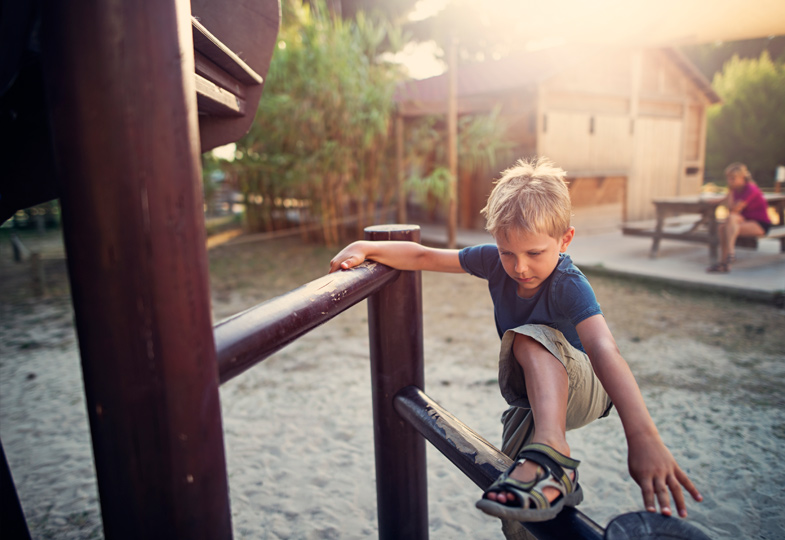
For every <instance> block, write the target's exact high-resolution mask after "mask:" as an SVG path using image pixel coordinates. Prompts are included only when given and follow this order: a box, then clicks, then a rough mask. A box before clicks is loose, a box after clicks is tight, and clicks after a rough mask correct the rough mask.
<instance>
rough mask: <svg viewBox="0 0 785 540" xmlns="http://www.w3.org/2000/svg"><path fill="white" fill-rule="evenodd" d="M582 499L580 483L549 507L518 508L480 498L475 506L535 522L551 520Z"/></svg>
mask: <svg viewBox="0 0 785 540" xmlns="http://www.w3.org/2000/svg"><path fill="white" fill-rule="evenodd" d="M581 501H583V490H582V489H581V486H580V484H578V485H577V486H575V491H573V492H572V493H570V494H569V495H565V496H564V497H562V498H561V499H559V501H558V502H557V503H556V504H554V505H553V506H551V507H549V508H543V509H538V508H516V507H514V506H507V505H505V504H501V503H498V502H496V501H492V500H490V499H480V500H479V501H477V504H475V506H476V507H477V508H479V509H480V510H482V511H483V512H485V513H486V514H488V515H490V516H494V517H497V518H502V519H511V520H514V521H522V522H525V523H534V522H538V521H549V520H551V519H553V518H555V517H556V516H557V515H558V514H559V512H561V511H562V510H564V507H565V506H571V507H575V506H578V505H579V504H580V503H581Z"/></svg>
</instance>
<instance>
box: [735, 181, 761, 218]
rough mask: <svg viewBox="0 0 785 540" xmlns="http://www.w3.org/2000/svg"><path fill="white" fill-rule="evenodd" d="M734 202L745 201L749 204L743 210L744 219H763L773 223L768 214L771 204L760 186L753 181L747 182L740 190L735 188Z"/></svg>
mask: <svg viewBox="0 0 785 540" xmlns="http://www.w3.org/2000/svg"><path fill="white" fill-rule="evenodd" d="M731 193H732V194H733V200H734V202H739V201H745V202H746V203H747V206H745V207H744V209H743V210H742V211H741V215H742V217H743V218H744V219H748V220H755V221H762V222H763V223H771V220H770V219H769V214H768V208H769V205H768V203H767V202H766V198H765V197H764V196H763V192H762V191H761V190H760V188H759V187H758V186H757V185H756V184H754V183H752V182H747V183H746V184H744V187H743V188H741V189H740V190H735V189H734V190H733V191H732V192H731Z"/></svg>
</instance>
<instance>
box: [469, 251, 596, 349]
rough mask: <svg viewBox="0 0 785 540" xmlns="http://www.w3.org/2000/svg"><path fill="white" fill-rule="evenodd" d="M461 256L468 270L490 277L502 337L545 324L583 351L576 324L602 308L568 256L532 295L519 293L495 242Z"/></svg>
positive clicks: (489, 284) (489, 282)
mask: <svg viewBox="0 0 785 540" xmlns="http://www.w3.org/2000/svg"><path fill="white" fill-rule="evenodd" d="M458 257H459V259H460V261H461V266H462V267H463V269H464V270H465V271H466V272H468V273H469V274H471V275H473V276H477V277H481V278H483V279H486V280H488V290H489V291H490V293H491V299H492V300H493V313H494V318H495V319H496V330H497V332H499V337H501V336H503V335H504V332H506V331H507V330H510V329H512V328H517V327H518V326H522V325H524V324H544V325H547V326H550V327H551V328H555V329H556V330H559V331H560V332H561V333H562V334H564V336H565V337H566V338H567V340H568V341H569V342H570V343H571V344H572V346H573V347H575V348H576V349H580V350H581V351H584V349H583V345H581V340H580V339H579V338H578V332H577V331H576V330H575V326H576V325H577V324H578V323H580V322H581V321H583V320H585V319H588V318H589V317H591V316H593V315H598V314H602V311H601V310H600V305H599V304H598V303H597V298H596V297H595V296H594V290H593V289H592V288H591V285H589V281H588V280H587V279H586V276H584V275H583V273H581V271H580V270H578V268H577V267H576V266H575V265H574V264H572V260H571V259H570V257H569V255H564V254H562V255H560V256H559V263H558V264H557V265H556V268H555V269H554V271H553V272H552V273H551V275H550V276H548V279H546V280H545V282H544V283H543V284H542V287H540V289H539V290H538V291H537V293H536V294H535V295H534V296H533V297H531V298H521V297H520V296H518V283H516V282H515V280H514V279H512V278H511V277H510V276H508V275H507V272H505V271H504V267H503V266H502V262H501V258H500V257H499V250H498V248H497V247H496V246H495V245H494V244H484V245H480V246H472V247H467V248H464V249H462V250H461V251H460V252H459V254H458ZM584 352H586V351H584Z"/></svg>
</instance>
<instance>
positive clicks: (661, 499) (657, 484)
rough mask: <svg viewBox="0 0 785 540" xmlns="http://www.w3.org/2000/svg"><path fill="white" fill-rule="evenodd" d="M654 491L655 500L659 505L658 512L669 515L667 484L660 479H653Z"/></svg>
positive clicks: (669, 504) (669, 505)
mask: <svg viewBox="0 0 785 540" xmlns="http://www.w3.org/2000/svg"><path fill="white" fill-rule="evenodd" d="M654 491H655V494H656V495H657V502H658V503H659V505H660V512H662V514H663V515H665V516H670V515H671V494H670V493H669V492H668V486H667V485H666V484H665V482H663V481H662V480H659V479H658V480H655V481H654Z"/></svg>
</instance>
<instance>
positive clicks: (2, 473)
mask: <svg viewBox="0 0 785 540" xmlns="http://www.w3.org/2000/svg"><path fill="white" fill-rule="evenodd" d="M0 523H2V524H3V538H14V539H16V540H30V531H29V530H28V529H27V521H26V520H25V513H24V511H23V510H22V505H21V504H20V503H19V495H17V493H16V487H15V486H14V478H13V476H11V469H10V468H9V467H8V461H7V460H6V458H5V450H3V444H2V443H0Z"/></svg>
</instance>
